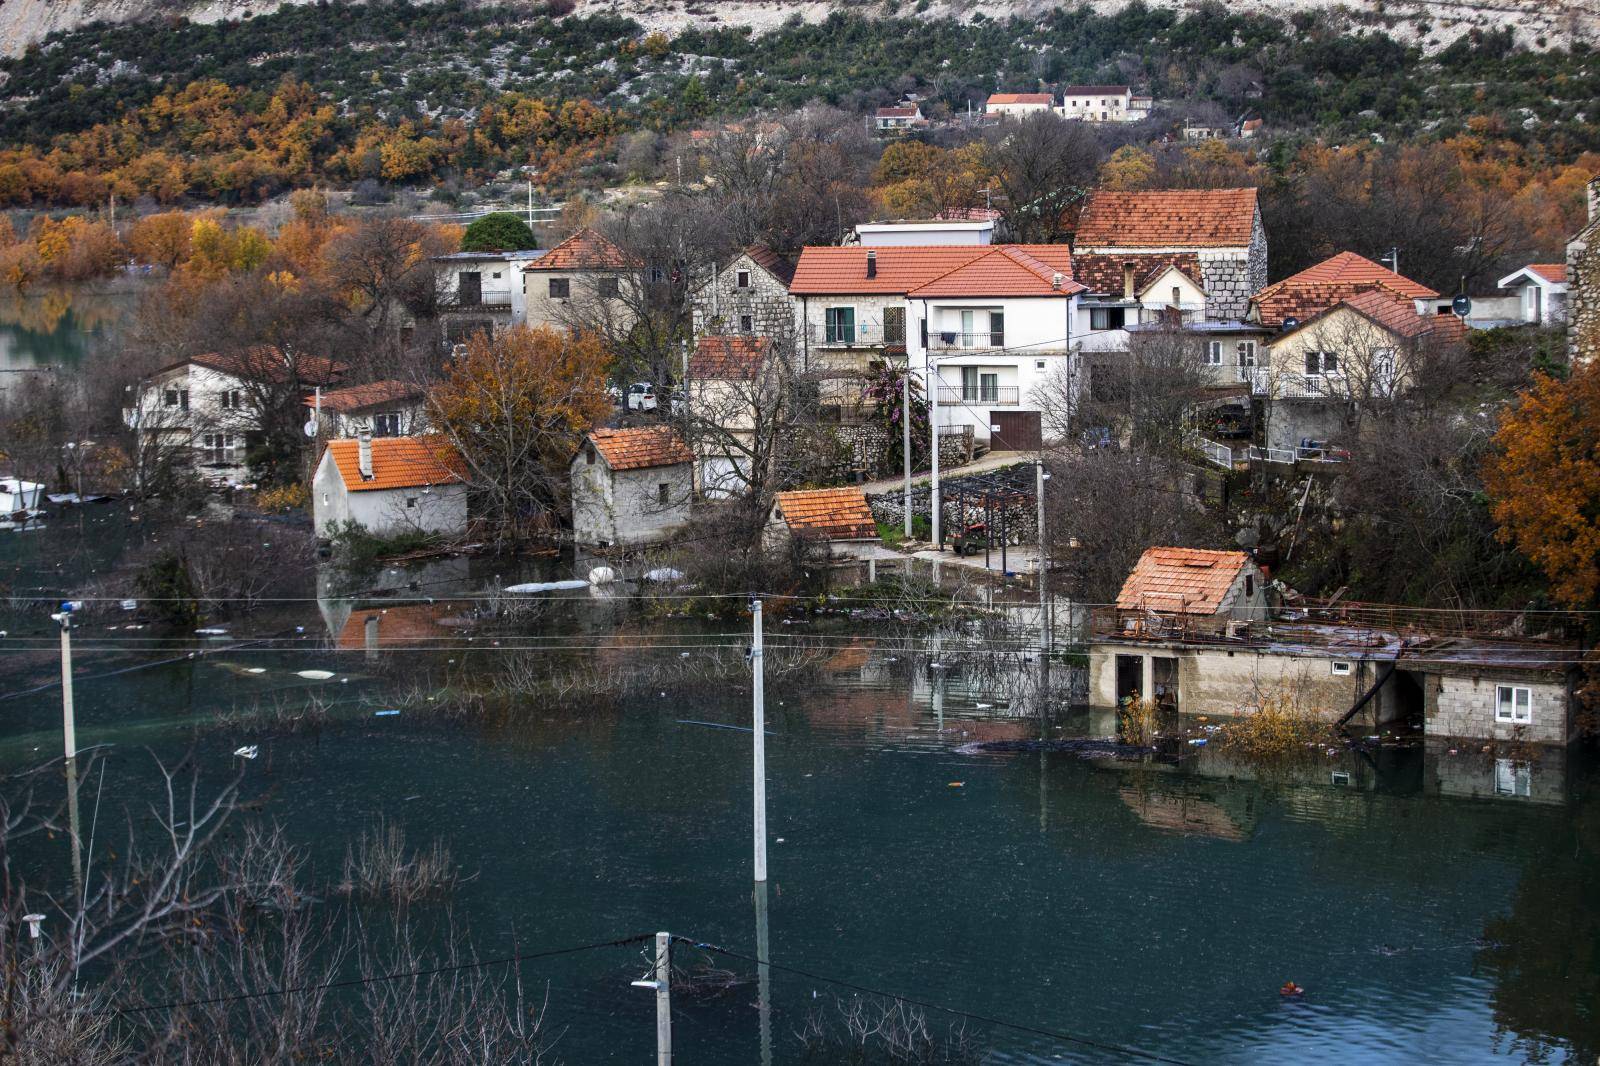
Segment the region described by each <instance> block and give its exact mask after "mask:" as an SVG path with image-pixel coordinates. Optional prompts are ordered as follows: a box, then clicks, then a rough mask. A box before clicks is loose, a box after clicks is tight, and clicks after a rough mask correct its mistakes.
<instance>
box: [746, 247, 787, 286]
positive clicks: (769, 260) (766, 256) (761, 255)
mask: <svg viewBox="0 0 1600 1066" xmlns="http://www.w3.org/2000/svg"><path fill="white" fill-rule="evenodd" d="M744 254H745V255H747V256H749V257H750V258H751V260H752V261H753V262H754V263H755V264H756V266H758V267H760V268H761V269H762V270H765V271H766V272H767V273H769V274H771V275H772V276H773V277H775V278H777V279H778V280H779V281H781V282H783V284H784V285H785V286H787V285H788V284H789V282H791V281H793V280H794V264H793V263H792V262H790V261H789V260H788V259H787V258H785V257H784V256H781V255H779V254H778V253H777V252H774V251H773V250H772V249H771V248H768V247H767V246H766V245H764V244H752V245H751V246H750V247H748V248H746V249H745V250H744Z"/></svg>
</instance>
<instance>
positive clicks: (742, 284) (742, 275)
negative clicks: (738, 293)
mask: <svg viewBox="0 0 1600 1066" xmlns="http://www.w3.org/2000/svg"><path fill="white" fill-rule="evenodd" d="M733 287H734V288H736V289H748V288H749V287H750V271H748V270H741V271H739V272H738V273H737V274H735V275H734V276H733Z"/></svg>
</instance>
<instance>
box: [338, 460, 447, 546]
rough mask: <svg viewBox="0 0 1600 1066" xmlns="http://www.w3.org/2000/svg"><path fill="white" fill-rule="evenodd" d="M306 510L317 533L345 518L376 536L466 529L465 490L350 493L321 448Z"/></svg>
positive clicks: (437, 488)
mask: <svg viewBox="0 0 1600 1066" xmlns="http://www.w3.org/2000/svg"><path fill="white" fill-rule="evenodd" d="M311 513H312V524H313V526H314V528H315V531H316V535H317V536H319V537H326V536H330V535H332V533H333V532H334V530H335V529H336V528H337V527H339V526H342V525H345V524H347V523H350V522H354V523H355V524H356V525H359V526H364V527H366V529H367V530H368V531H369V532H372V533H374V534H377V535H378V536H393V535H395V534H397V533H406V532H412V531H421V532H426V533H445V534H458V533H464V532H466V528H467V489H466V486H465V485H460V484H453V485H431V486H427V487H422V486H418V487H415V488H403V489H366V490H362V491H359V492H351V491H350V490H349V489H348V488H346V486H345V483H344V479H343V478H342V477H341V476H340V475H339V469H338V466H337V465H336V464H335V463H334V461H333V455H332V453H331V452H323V453H322V460H321V461H320V462H319V463H318V464H317V472H316V474H315V475H314V476H313V477H312V479H311Z"/></svg>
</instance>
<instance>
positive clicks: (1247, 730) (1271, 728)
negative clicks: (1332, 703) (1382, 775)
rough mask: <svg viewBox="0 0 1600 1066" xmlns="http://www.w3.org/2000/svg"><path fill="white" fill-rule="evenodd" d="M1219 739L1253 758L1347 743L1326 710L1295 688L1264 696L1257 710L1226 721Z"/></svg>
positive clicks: (1226, 746)
mask: <svg viewBox="0 0 1600 1066" xmlns="http://www.w3.org/2000/svg"><path fill="white" fill-rule="evenodd" d="M1216 740H1217V743H1218V744H1220V745H1221V746H1222V747H1223V748H1225V749H1227V750H1228V751H1231V752H1234V753H1236V754H1239V755H1244V756H1248V757H1251V758H1285V757H1287V756H1291V755H1302V754H1304V753H1305V752H1306V751H1308V750H1313V749H1321V748H1324V747H1327V746H1329V745H1340V746H1342V744H1343V741H1342V739H1341V738H1340V737H1339V736H1338V735H1337V734H1336V733H1335V732H1334V730H1333V726H1332V725H1331V724H1330V723H1329V722H1328V721H1327V720H1326V719H1325V718H1324V717H1323V716H1322V714H1321V713H1320V712H1319V711H1318V710H1317V709H1316V708H1313V707H1309V706H1307V705H1306V704H1305V703H1304V702H1303V701H1302V700H1300V699H1299V698H1298V697H1297V694H1295V693H1293V692H1274V693H1271V694H1268V695H1266V696H1264V697H1263V698H1262V699H1261V702H1260V703H1259V704H1258V705H1257V706H1256V707H1255V708H1254V709H1253V710H1251V711H1250V712H1248V713H1246V714H1243V715H1241V716H1239V717H1238V718H1235V719H1233V720H1232V721H1230V722H1227V723H1225V724H1223V725H1222V726H1221V727H1220V728H1219V729H1218V730H1217V733H1216Z"/></svg>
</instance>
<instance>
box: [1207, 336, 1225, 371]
mask: <svg viewBox="0 0 1600 1066" xmlns="http://www.w3.org/2000/svg"><path fill="white" fill-rule="evenodd" d="M1206 362H1207V363H1208V364H1209V365H1211V366H1221V365H1222V342H1221V341H1206Z"/></svg>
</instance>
